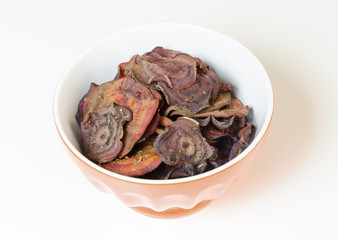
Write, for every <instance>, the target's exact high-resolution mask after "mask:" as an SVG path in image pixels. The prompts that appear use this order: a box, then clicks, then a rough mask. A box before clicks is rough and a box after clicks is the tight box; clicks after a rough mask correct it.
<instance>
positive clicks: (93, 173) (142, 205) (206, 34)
mask: <svg viewBox="0 0 338 240" xmlns="http://www.w3.org/2000/svg"><path fill="white" fill-rule="evenodd" d="M156 46H163V47H164V48H168V49H173V50H178V51H181V52H185V53H188V54H190V55H191V56H193V57H198V58H200V59H201V60H202V61H204V62H205V63H206V64H207V65H210V66H211V67H212V69H213V70H214V71H215V72H216V73H217V74H218V76H219V79H220V81H224V82H226V83H231V84H232V85H233V86H234V91H233V93H234V95H235V96H236V97H237V98H239V99H240V100H241V101H242V102H243V104H245V105H249V107H250V112H251V113H250V115H249V116H248V117H249V120H250V121H251V122H252V123H253V124H254V125H255V126H256V128H257V130H256V135H255V138H254V140H253V141H252V143H251V144H250V145H249V147H248V148H246V149H245V150H244V151H243V152H242V153H241V154H240V155H239V156H237V157H236V158H234V159H233V160H231V161H230V162H228V163H226V164H224V165H222V166H220V167H218V168H216V169H213V170H211V171H209V172H205V173H202V174H199V175H195V176H191V177H186V178H181V179H171V180H150V179H140V178H134V177H128V176H123V175H119V174H116V173H113V172H110V171H108V170H106V169H103V168H102V167H100V166H98V165H96V164H95V163H93V162H92V161H90V160H89V159H87V158H86V157H85V156H84V155H83V154H82V153H81V144H80V131H79V127H78V124H77V122H76V119H75V114H76V112H77V107H78V104H79V101H80V99H81V98H82V96H83V95H84V94H85V93H86V92H87V90H88V86H89V85H90V83H91V82H95V83H97V84H101V83H104V82H107V81H110V80H112V79H113V78H114V77H115V75H116V73H117V66H118V64H119V63H121V62H126V61H128V60H129V59H130V58H131V57H132V56H133V55H135V54H143V53H145V52H148V51H151V50H152V49H153V48H154V47H156ZM273 107H274V98H273V90H272V86H271V83H270V80H269V77H268V75H267V73H266V71H265V69H264V67H263V66H262V64H261V63H260V62H259V60H258V59H257V58H256V57H255V56H254V55H253V54H252V53H251V52H250V51H249V50H248V49H247V48H246V47H244V46H243V45H241V44H240V43H238V42H237V41H235V40H234V39H232V38H230V37H228V36H227V35H225V34H222V33H219V32H216V31H213V30H209V29H205V28H202V27H197V26H191V25H185V24H177V23H156V24H147V25H142V26H136V27H133V28H129V29H126V30H123V31H120V32H116V33H113V34H111V35H109V36H107V37H105V38H104V39H102V40H99V41H98V42H96V43H94V44H93V45H92V46H90V47H89V48H87V49H86V50H85V51H84V52H83V53H82V54H81V55H80V56H78V57H77V58H76V59H75V61H74V62H73V63H72V64H71V65H70V66H69V68H68V69H67V70H66V71H65V73H64V74H63V75H62V77H61V79H60V81H59V83H58V85H57V87H56V91H55V96H54V105H53V108H54V109H53V111H54V121H55V125H56V128H57V131H58V133H59V136H60V138H61V140H62V142H63V143H64V146H65V147H66V149H67V152H68V153H69V155H70V156H71V158H72V159H73V160H74V162H75V163H76V165H77V166H78V167H79V169H80V170H81V171H82V173H83V174H84V175H85V176H86V178H87V179H88V180H89V182H91V183H92V184H93V185H94V186H95V187H97V188H98V189H99V190H101V191H104V192H107V193H114V194H115V195H116V196H117V197H118V198H119V199H120V200H121V201H122V202H124V203H125V204H126V205H127V206H129V207H132V208H133V209H135V210H138V211H141V212H142V213H146V214H154V215H161V216H165V215H169V214H173V213H175V214H179V213H183V212H193V211H194V210H196V209H199V208H201V206H205V205H206V203H207V202H208V201H210V200H213V199H215V198H218V197H219V196H221V195H222V194H223V193H224V192H225V191H226V189H227V188H228V187H229V185H230V184H231V183H232V182H233V181H234V179H235V178H236V177H237V176H238V175H239V174H240V173H241V172H242V171H243V170H245V169H246V168H247V167H248V166H249V164H250V163H251V162H252V161H253V160H254V158H255V156H256V154H257V153H258V151H259V150H260V148H261V146H262V144H263V142H264V140H265V138H266V136H267V133H268V129H269V126H270V122H271V119H272V114H273ZM184 210H185V211H184ZM188 210H189V211H188Z"/></svg>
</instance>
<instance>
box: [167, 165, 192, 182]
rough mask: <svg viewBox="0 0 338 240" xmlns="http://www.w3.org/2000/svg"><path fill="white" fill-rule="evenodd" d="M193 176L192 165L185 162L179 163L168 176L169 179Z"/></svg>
mask: <svg viewBox="0 0 338 240" xmlns="http://www.w3.org/2000/svg"><path fill="white" fill-rule="evenodd" d="M194 174H195V171H194V165H193V164H192V163H190V162H187V161H179V162H178V164H176V165H175V166H174V169H173V171H171V173H170V175H169V176H168V178H169V179H175V178H182V177H189V176H192V175H194Z"/></svg>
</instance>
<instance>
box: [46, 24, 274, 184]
mask: <svg viewBox="0 0 338 240" xmlns="http://www.w3.org/2000/svg"><path fill="white" fill-rule="evenodd" d="M159 26H174V27H181V28H182V27H185V28H193V29H196V30H199V31H204V32H209V33H212V34H216V35H219V36H220V37H223V38H224V37H225V38H228V40H230V41H233V42H235V43H236V44H237V45H239V46H240V47H242V48H243V49H244V50H245V51H247V53H248V54H249V55H251V56H252V57H253V58H254V59H256V60H257V63H258V64H259V67H260V68H261V70H262V71H263V72H264V74H265V75H266V78H265V80H266V81H265V86H266V89H268V98H269V100H268V110H267V115H266V116H265V119H264V123H263V125H262V129H261V131H260V132H259V133H258V134H257V133H256V136H255V138H254V140H253V141H252V142H251V144H250V145H249V146H248V147H247V148H246V149H245V150H244V151H243V152H242V153H241V154H239V155H238V156H237V157H235V158H234V159H232V160H231V161H229V162H227V163H225V164H224V165H222V166H220V167H218V168H215V169H212V170H210V171H208V172H204V173H201V174H198V175H194V176H190V177H185V178H178V179H167V180H159V179H143V178H136V177H129V176H125V175H121V174H117V173H114V172H111V171H108V170H106V169H104V168H102V167H100V166H99V165H97V164H95V163H93V162H92V161H90V160H89V159H88V158H86V157H85V156H84V155H83V154H82V153H81V152H80V151H78V150H77V149H76V148H75V147H74V146H73V145H72V143H71V142H70V140H69V139H68V137H67V135H66V133H65V132H64V131H63V129H62V127H61V121H60V118H59V111H58V109H59V108H58V103H59V101H58V100H59V95H60V89H61V86H62V85H63V83H64V82H65V79H66V76H67V75H68V74H69V72H70V71H71V70H72V68H73V66H74V65H76V63H77V62H78V61H79V60H80V59H81V58H82V57H83V56H84V55H85V54H86V53H87V52H89V51H90V50H91V49H93V48H95V47H96V46H97V45H98V44H100V43H101V42H104V41H105V40H106V39H108V38H111V37H116V36H118V35H121V34H123V33H125V32H129V31H133V29H139V28H153V27H159ZM274 101H275V100H274V94H273V88H272V85H271V81H270V79H269V76H268V74H267V72H266V70H265V69H264V67H263V65H262V64H261V62H260V61H259V60H258V58H257V57H256V56H255V55H254V54H253V53H252V52H251V51H250V50H249V49H248V48H247V47H245V46H244V45H242V44H241V43H239V42H238V41H236V40H234V39H233V38H231V37H229V36H228V35H226V34H224V33H221V32H218V31H215V30H211V29H208V28H205V27H201V26H197V25H190V24H183V23H174V22H160V23H148V24H142V25H136V26H133V27H129V28H127V29H123V30H120V31H117V32H113V33H111V34H108V35H107V36H105V37H103V38H101V39H99V40H97V41H96V42H94V43H93V44H91V45H89V46H88V47H87V48H86V49H85V50H84V51H82V53H81V54H79V55H78V56H77V57H76V58H75V59H74V60H73V61H72V63H71V64H70V65H69V66H68V68H66V70H65V71H64V72H63V74H62V75H61V78H60V80H59V82H58V84H57V86H56V89H55V93H54V99H53V117H54V122H55V125H56V128H57V131H58V133H59V135H60V137H61V139H62V141H63V142H64V144H65V145H66V147H68V149H69V150H70V151H71V152H72V153H73V154H74V155H75V156H76V157H77V158H79V159H80V160H81V161H83V162H84V163H85V164H87V165H89V166H90V167H92V168H93V169H95V170H97V171H99V172H101V173H103V174H105V175H108V176H110V177H113V178H117V179H120V180H124V181H127V182H132V183H139V184H150V185H167V184H177V183H187V182H193V181H196V180H200V179H203V178H206V177H209V176H211V175H214V174H217V173H219V172H222V171H224V170H225V169H227V168H230V167H231V166H233V165H235V164H236V163H238V162H239V161H241V160H242V159H243V158H244V157H246V156H247V155H248V154H249V153H250V152H251V151H253V150H254V148H255V147H256V146H257V145H258V143H259V142H260V141H261V140H262V138H263V136H264V135H265V134H266V132H267V130H268V128H269V125H270V122H271V120H272V116H273V110H274Z"/></svg>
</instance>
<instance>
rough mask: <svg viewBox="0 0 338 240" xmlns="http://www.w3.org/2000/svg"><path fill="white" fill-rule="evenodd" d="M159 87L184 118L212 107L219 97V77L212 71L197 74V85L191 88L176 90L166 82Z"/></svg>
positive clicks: (169, 102)
mask: <svg viewBox="0 0 338 240" xmlns="http://www.w3.org/2000/svg"><path fill="white" fill-rule="evenodd" d="M157 86H158V88H159V89H160V90H161V91H162V93H163V95H164V97H165V99H166V101H167V103H168V104H169V105H174V106H177V109H180V110H179V111H182V112H183V113H184V114H183V115H184V116H188V115H191V114H195V113H198V112H199V111H200V110H202V109H204V108H206V107H208V106H210V102H211V101H213V100H214V99H215V98H216V97H217V93H218V77H217V75H216V73H214V72H212V71H204V72H199V73H198V74H197V78H196V83H194V84H193V85H191V86H190V87H189V88H185V89H182V90H174V89H173V88H171V87H170V86H169V85H168V84H167V83H165V82H159V83H158V85H157Z"/></svg>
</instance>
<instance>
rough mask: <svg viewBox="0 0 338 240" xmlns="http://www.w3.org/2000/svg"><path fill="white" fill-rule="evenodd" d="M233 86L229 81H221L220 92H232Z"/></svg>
mask: <svg viewBox="0 0 338 240" xmlns="http://www.w3.org/2000/svg"><path fill="white" fill-rule="evenodd" d="M232 89H233V86H232V85H231V84H229V83H223V82H219V92H228V91H229V92H231V91H232Z"/></svg>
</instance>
